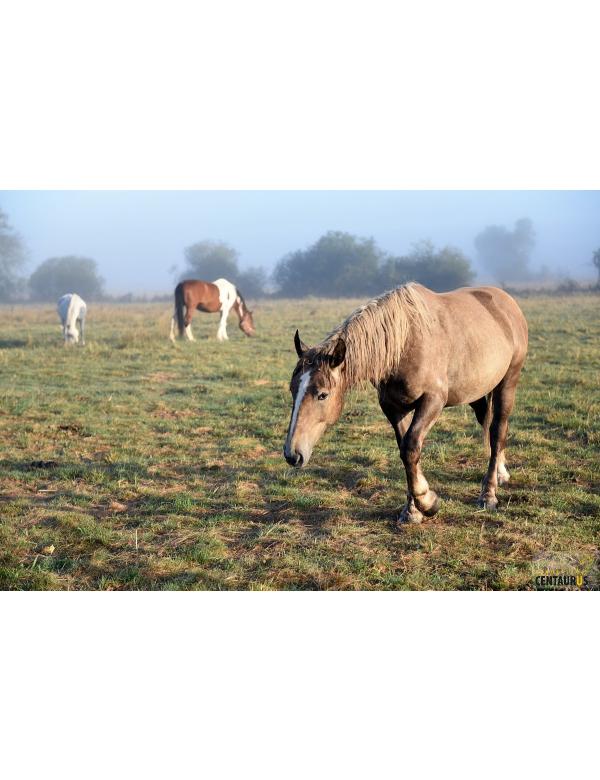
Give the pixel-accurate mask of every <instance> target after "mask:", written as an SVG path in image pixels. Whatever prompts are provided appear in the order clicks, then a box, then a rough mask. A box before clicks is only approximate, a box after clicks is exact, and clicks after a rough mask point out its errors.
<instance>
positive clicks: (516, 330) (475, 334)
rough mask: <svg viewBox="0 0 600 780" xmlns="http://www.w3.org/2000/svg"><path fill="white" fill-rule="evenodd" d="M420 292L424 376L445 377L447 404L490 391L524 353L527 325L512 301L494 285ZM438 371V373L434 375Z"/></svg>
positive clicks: (457, 402) (519, 365) (516, 363)
mask: <svg viewBox="0 0 600 780" xmlns="http://www.w3.org/2000/svg"><path fill="white" fill-rule="evenodd" d="M419 291H420V292H421V295H422V297H423V299H424V300H425V303H426V305H427V308H428V310H429V312H430V314H431V315H432V326H431V329H430V330H429V331H427V332H424V333H423V341H422V342H421V345H422V347H421V349H422V351H421V354H420V357H419V362H420V361H422V360H425V361H426V365H429V366H430V368H429V369H427V370H426V373H427V374H428V375H429V374H431V376H429V379H431V377H432V376H433V375H434V374H436V372H437V373H440V372H441V375H443V376H444V377H446V379H445V381H446V382H447V388H448V403H449V405H455V404H460V403H471V402H472V401H474V400H477V399H478V398H480V397H483V396H484V395H486V394H487V393H488V392H490V391H491V390H492V389H493V388H494V387H495V386H496V385H497V384H498V383H499V382H500V381H501V380H502V378H503V377H504V376H506V375H507V373H508V372H509V371H512V370H514V369H517V370H518V369H520V367H521V365H522V364H523V362H524V360H525V356H526V354H527V323H526V321H525V317H524V316H523V313H522V312H521V310H520V308H519V306H518V305H517V303H516V301H515V300H514V299H513V298H512V297H511V296H510V295H508V293H506V292H504V290H500V289H499V288H497V287H462V288H460V289H458V290H453V291H451V292H446V293H434V292H432V291H431V290H428V289H427V288H423V287H420V289H419ZM436 375H437V374H436Z"/></svg>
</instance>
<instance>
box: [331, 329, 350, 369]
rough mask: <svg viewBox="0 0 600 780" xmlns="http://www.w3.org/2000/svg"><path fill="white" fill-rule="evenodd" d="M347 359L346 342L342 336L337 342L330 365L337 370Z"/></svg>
mask: <svg viewBox="0 0 600 780" xmlns="http://www.w3.org/2000/svg"><path fill="white" fill-rule="evenodd" d="M345 357H346V342H345V341H344V339H343V338H342V337H341V336H340V337H339V338H338V340H337V341H336V342H335V347H334V349H333V352H332V353H331V355H330V356H329V365H330V366H331V368H337V367H338V366H339V365H341V364H342V363H343V362H344V359H345Z"/></svg>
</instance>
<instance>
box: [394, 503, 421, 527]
mask: <svg viewBox="0 0 600 780" xmlns="http://www.w3.org/2000/svg"><path fill="white" fill-rule="evenodd" d="M422 522H423V514H422V512H419V510H418V509H417V508H416V507H415V506H412V507H408V506H405V507H404V508H403V509H402V511H401V512H400V514H399V516H398V520H397V521H396V525H397V526H398V528H401V527H402V526H403V525H406V524H407V523H415V524H417V525H418V524H419V523H422Z"/></svg>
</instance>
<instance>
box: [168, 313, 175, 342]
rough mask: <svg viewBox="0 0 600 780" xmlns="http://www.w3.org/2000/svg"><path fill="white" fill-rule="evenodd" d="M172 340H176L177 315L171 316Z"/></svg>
mask: <svg viewBox="0 0 600 780" xmlns="http://www.w3.org/2000/svg"><path fill="white" fill-rule="evenodd" d="M169 338H170V339H171V341H175V316H173V317H171V332H170V333H169Z"/></svg>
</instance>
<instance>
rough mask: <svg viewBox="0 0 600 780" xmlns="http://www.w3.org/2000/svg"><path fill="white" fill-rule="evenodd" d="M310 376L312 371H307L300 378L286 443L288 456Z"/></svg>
mask: <svg viewBox="0 0 600 780" xmlns="http://www.w3.org/2000/svg"><path fill="white" fill-rule="evenodd" d="M310 375H311V371H310V370H309V371H305V372H304V373H303V374H302V376H301V377H300V383H299V385H298V392H297V393H296V398H295V400H294V409H293V411H292V419H291V421H290V427H289V430H288V435H287V439H286V442H285V451H286V453H287V454H288V455H289V454H291V444H292V439H293V438H294V431H295V430H296V423H297V422H298V412H299V411H300V407H301V406H302V401H303V400H304V396H305V395H306V390H307V389H308V385H309V382H310Z"/></svg>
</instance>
